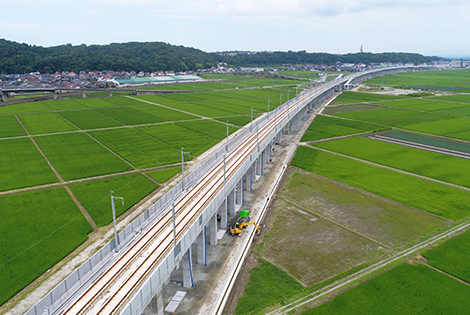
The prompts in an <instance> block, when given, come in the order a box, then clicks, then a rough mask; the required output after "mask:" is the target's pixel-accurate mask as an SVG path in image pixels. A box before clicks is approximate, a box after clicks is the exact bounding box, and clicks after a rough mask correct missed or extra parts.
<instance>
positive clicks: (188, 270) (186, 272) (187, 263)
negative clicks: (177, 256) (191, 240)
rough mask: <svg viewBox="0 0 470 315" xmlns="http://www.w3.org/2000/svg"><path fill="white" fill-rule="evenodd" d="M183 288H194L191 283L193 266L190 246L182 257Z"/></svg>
mask: <svg viewBox="0 0 470 315" xmlns="http://www.w3.org/2000/svg"><path fill="white" fill-rule="evenodd" d="M182 263H183V287H185V288H190V287H194V282H193V265H192V259H191V246H189V248H188V250H187V252H186V253H185V254H184V255H183V261H182Z"/></svg>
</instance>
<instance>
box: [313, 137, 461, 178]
mask: <svg viewBox="0 0 470 315" xmlns="http://www.w3.org/2000/svg"><path fill="white" fill-rule="evenodd" d="M314 146H316V147H319V148H322V149H326V150H329V151H334V152H338V153H342V154H345V155H348V156H353V157H357V158H360V159H363V160H367V161H370V162H374V163H378V164H382V165H386V166H390V167H393V168H398V169H401V170H404V171H407V172H410V173H415V174H419V175H423V176H426V177H430V178H435V179H439V180H442V181H445V182H449V183H453V184H457V185H461V186H465V187H470V175H468V174H470V163H469V162H468V160H467V159H463V158H460V157H455V156H450V155H446V154H442V153H436V152H430V151H426V150H421V149H416V148H410V147H407V146H403V145H398V144H393V143H388V142H383V141H379V140H374V139H369V138H366V137H359V136H356V137H349V138H344V139H338V140H332V141H327V142H321V143H315V144H314Z"/></svg>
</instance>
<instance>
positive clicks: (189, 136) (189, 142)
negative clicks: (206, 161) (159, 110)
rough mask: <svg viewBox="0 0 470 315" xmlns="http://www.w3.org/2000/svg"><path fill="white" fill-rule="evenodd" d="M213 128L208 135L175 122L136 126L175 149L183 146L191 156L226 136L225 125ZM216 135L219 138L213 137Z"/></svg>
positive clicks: (200, 152)
mask: <svg viewBox="0 0 470 315" xmlns="http://www.w3.org/2000/svg"><path fill="white" fill-rule="evenodd" d="M220 126H221V127H219V129H217V130H215V132H217V133H214V136H208V135H205V134H202V133H199V132H196V131H193V130H190V129H188V128H185V127H183V126H180V125H177V124H165V125H153V126H143V127H137V128H136V129H137V130H140V131H142V132H144V133H146V134H148V135H150V136H152V137H154V138H156V139H158V140H160V141H162V142H163V143H166V144H167V145H168V146H171V147H173V148H175V149H178V148H179V149H180V148H184V150H185V151H189V152H190V153H191V155H192V156H197V155H199V154H202V153H203V152H204V151H206V150H207V149H209V148H210V147H211V146H213V145H215V144H216V143H217V142H219V141H220V140H222V139H223V138H224V137H225V136H226V128H227V127H226V126H224V125H223V124H220ZM216 136H218V137H219V138H218V139H217V138H215V137H216Z"/></svg>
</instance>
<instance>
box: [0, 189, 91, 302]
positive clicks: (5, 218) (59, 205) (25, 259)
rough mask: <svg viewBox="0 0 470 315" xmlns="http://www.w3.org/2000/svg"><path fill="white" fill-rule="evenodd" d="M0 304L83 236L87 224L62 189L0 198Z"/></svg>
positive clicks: (68, 250)
mask: <svg viewBox="0 0 470 315" xmlns="http://www.w3.org/2000/svg"><path fill="white" fill-rule="evenodd" d="M0 208H1V209H2V219H1V220H0V244H1V246H0V253H1V255H0V304H3V303H4V302H6V301H7V300H8V299H9V298H11V297H12V296H13V295H15V294H16V293H17V292H18V291H19V290H21V289H23V288H24V287H25V286H27V285H28V284H29V283H30V282H31V281H33V280H34V279H35V278H36V277H38V276H40V275H41V274H42V273H44V272H45V271H47V270H48V269H49V268H51V267H52V266H54V265H55V264H56V263H57V261H59V260H61V259H62V258H63V257H65V256H66V255H68V254H69V253H70V252H71V251H73V250H74V249H75V248H76V247H77V246H79V245H80V244H81V243H83V242H84V241H85V240H86V239H87V234H88V233H89V232H91V231H92V228H91V226H90V225H89V224H88V222H87V221H86V220H85V218H84V217H83V215H82V214H81V213H80V211H79V209H78V208H77V206H76V205H75V204H74V202H73V201H72V199H71V198H70V196H69V195H68V194H67V192H66V191H65V189H64V188H54V189H45V190H40V191H34V192H27V193H22V194H17V195H9V196H2V197H0Z"/></svg>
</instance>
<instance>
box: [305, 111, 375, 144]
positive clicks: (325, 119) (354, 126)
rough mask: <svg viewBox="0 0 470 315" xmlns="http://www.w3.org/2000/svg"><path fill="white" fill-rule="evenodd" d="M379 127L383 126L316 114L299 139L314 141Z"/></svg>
mask: <svg viewBox="0 0 470 315" xmlns="http://www.w3.org/2000/svg"><path fill="white" fill-rule="evenodd" d="M380 129H383V127H380V126H377V125H372V124H368V123H361V122H356V121H352V120H347V119H340V118H336V117H330V116H324V115H317V116H316V117H315V120H314V121H312V123H311V124H310V126H309V127H308V129H307V131H306V132H305V134H304V135H303V137H302V139H301V141H302V142H306V141H315V140H320V139H327V138H333V137H339V136H344V135H350V134H355V133H361V132H365V131H372V130H376V131H378V130H380Z"/></svg>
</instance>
